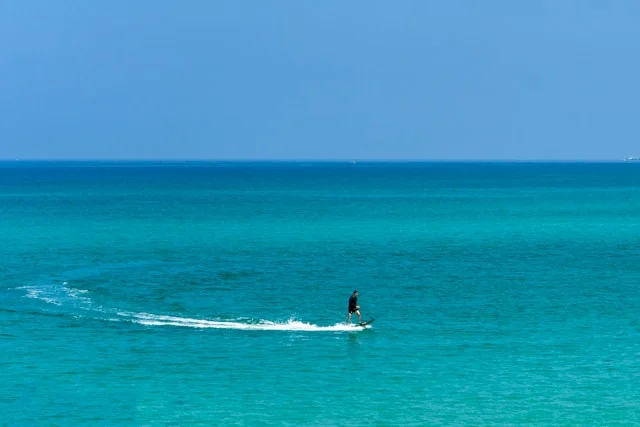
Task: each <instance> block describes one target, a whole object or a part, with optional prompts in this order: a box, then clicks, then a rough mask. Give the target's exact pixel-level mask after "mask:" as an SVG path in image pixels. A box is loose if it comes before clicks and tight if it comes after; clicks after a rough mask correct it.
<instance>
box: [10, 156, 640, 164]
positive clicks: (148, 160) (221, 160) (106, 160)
mask: <svg viewBox="0 0 640 427" xmlns="http://www.w3.org/2000/svg"><path fill="white" fill-rule="evenodd" d="M636 159H638V158H636V157H631V158H629V157H627V158H617V159H382V158H380V159H378V158H373V159H359V158H340V159H322V158H311V159H305V158H297V159H277V158H274V159H241V158H219V159H216V158H209V159H191V158H184V159H168V158H141V159H136V158H125V159H117V158H84V159H83V158H67V159H65V158H56V159H45V158H0V162H3V163H16V162H48V163H74V162H87V163H100V162H104V163H118V162H120V163H133V162H136V163H154V162H155V163H159V162H163V163H310V162H311V163H313V162H315V163H350V164H353V163H355V164H357V163H612V162H614V163H615V162H627V161H633V160H636Z"/></svg>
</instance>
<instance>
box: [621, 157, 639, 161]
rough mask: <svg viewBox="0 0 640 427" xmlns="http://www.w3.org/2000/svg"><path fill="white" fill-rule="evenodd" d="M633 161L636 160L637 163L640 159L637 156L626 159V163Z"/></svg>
mask: <svg viewBox="0 0 640 427" xmlns="http://www.w3.org/2000/svg"><path fill="white" fill-rule="evenodd" d="M632 160H636V161H637V160H640V157H637V156H629V157H627V158H626V159H624V161H625V162H629V161H632Z"/></svg>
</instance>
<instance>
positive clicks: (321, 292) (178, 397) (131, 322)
mask: <svg viewBox="0 0 640 427" xmlns="http://www.w3.org/2000/svg"><path fill="white" fill-rule="evenodd" d="M639 226H640V163H633V162H627V163H622V162H621V163H401V162H396V163H384V162H379V163H374V162H370V163H367V162H364V163H360V162H358V163H355V164H354V163H351V162H342V163H339V162H290V163H287V162H267V163H265V162H255V163H242V162H4V163H0V278H1V279H2V280H1V281H0V384H2V386H1V387H0V425H2V426H45V425H46V426H50V425H57V426H58V425H59V426H83V425H144V426H153V425H175V426H193V425H202V426H211V425H220V426H451V425H473V426H476V425H554V426H557V425H574V426H575V425H603V426H605V425H606V426H616V425H620V426H623V425H640V321H639V316H640V293H639V292H638V289H639V287H640V230H639V228H638V227H639ZM355 289H357V290H358V291H359V301H358V302H359V305H360V306H361V307H362V309H361V311H362V316H363V320H366V319H369V318H372V317H373V318H375V319H376V320H375V322H374V323H373V324H372V325H370V327H367V328H361V327H357V326H355V325H353V324H352V325H346V324H345V321H346V315H347V303H348V299H349V296H350V295H351V293H352V292H353V290H355ZM353 320H355V318H352V323H353Z"/></svg>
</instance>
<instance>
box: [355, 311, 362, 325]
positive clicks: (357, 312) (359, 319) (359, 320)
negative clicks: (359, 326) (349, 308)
mask: <svg viewBox="0 0 640 427" xmlns="http://www.w3.org/2000/svg"><path fill="white" fill-rule="evenodd" d="M356 314H357V315H358V323H362V318H361V317H360V310H358V311H356Z"/></svg>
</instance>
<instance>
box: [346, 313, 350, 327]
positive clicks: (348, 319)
mask: <svg viewBox="0 0 640 427" xmlns="http://www.w3.org/2000/svg"><path fill="white" fill-rule="evenodd" d="M349 323H351V312H349V314H347V325H348V324H349Z"/></svg>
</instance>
